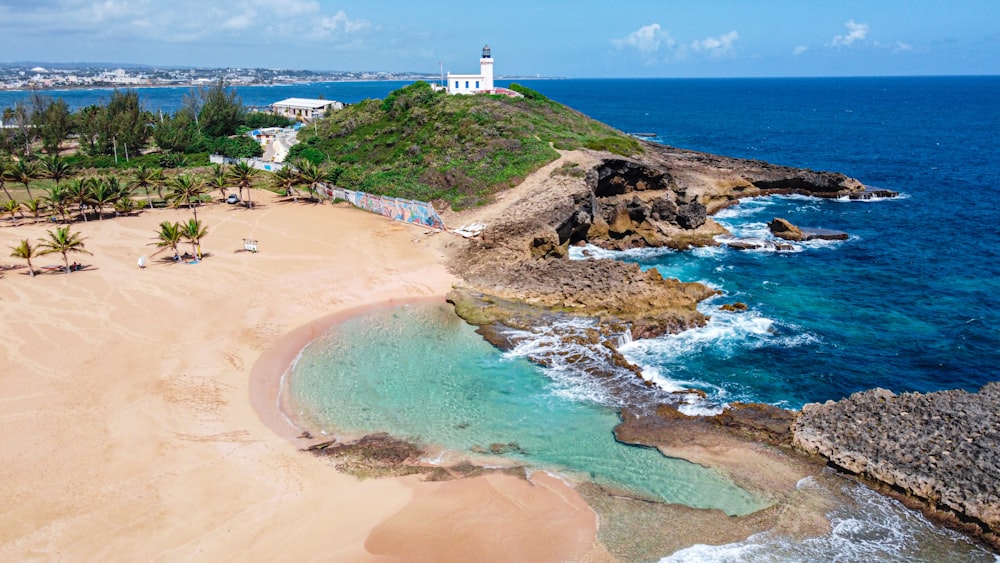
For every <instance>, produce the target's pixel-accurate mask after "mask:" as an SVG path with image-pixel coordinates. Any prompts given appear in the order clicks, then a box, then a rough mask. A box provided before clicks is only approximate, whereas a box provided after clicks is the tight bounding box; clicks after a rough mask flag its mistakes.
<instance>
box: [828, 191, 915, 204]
mask: <svg viewBox="0 0 1000 563" xmlns="http://www.w3.org/2000/svg"><path fill="white" fill-rule="evenodd" d="M904 199H910V194H907V193H904V192H899V195H897V196H896V197H877V196H876V197H870V198H868V199H851V198H850V196H846V195H845V196H842V197H838V198H835V199H833V200H832V201H835V202H837V203H881V202H883V201H897V200H904Z"/></svg>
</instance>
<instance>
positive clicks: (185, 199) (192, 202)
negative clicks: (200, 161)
mask: <svg viewBox="0 0 1000 563" xmlns="http://www.w3.org/2000/svg"><path fill="white" fill-rule="evenodd" d="M207 192H208V188H207V187H205V184H204V183H202V181H201V180H199V179H197V178H192V177H191V176H188V175H187V174H181V175H180V176H177V177H176V178H174V179H173V180H172V181H171V182H170V191H169V192H167V201H170V202H171V203H172V204H173V206H174V207H180V206H181V205H187V206H188V209H190V210H191V212H192V213H193V214H194V218H195V220H196V221H197V220H198V208H197V203H198V201H200V200H201V198H202V197H203V196H204V195H205V194H206V193H207Z"/></svg>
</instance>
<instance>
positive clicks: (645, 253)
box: [569, 244, 677, 260]
mask: <svg viewBox="0 0 1000 563" xmlns="http://www.w3.org/2000/svg"><path fill="white" fill-rule="evenodd" d="M675 252H677V251H676V250H674V249H672V248H630V249H627V250H607V249H605V248H601V247H599V246H594V245H593V244H587V245H585V246H571V247H569V259H570V260H620V259H621V258H623V257H625V258H632V259H636V260H654V259H656V258H659V257H661V256H664V255H667V254H673V253H675Z"/></svg>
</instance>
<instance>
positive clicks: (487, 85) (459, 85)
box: [445, 45, 521, 97]
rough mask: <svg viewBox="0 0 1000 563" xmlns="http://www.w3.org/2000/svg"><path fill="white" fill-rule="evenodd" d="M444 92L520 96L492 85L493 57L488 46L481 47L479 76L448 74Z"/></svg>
mask: <svg viewBox="0 0 1000 563" xmlns="http://www.w3.org/2000/svg"><path fill="white" fill-rule="evenodd" d="M445 90H447V91H448V93H449V94H503V95H505V96H512V97H521V94H518V93H517V92H514V91H513V90H508V89H507V88H497V87H496V86H494V85H493V56H492V52H491V50H490V46H489V45H486V46H485V47H483V56H482V58H480V59H479V74H452V73H450V72H449V73H448V81H447V83H446V85H445Z"/></svg>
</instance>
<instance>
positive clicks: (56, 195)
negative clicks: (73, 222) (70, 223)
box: [45, 184, 71, 223]
mask: <svg viewBox="0 0 1000 563" xmlns="http://www.w3.org/2000/svg"><path fill="white" fill-rule="evenodd" d="M47 191H48V194H47V195H46V196H45V204H46V205H48V206H49V207H51V208H52V209H53V210H54V211H55V212H56V213H58V214H59V217H60V218H61V219H62V220H63V223H65V222H66V211H68V209H69V205H70V203H71V201H70V193H69V190H67V189H66V186H60V185H59V184H56V185H54V186H50V187H49V188H48V190H47Z"/></svg>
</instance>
